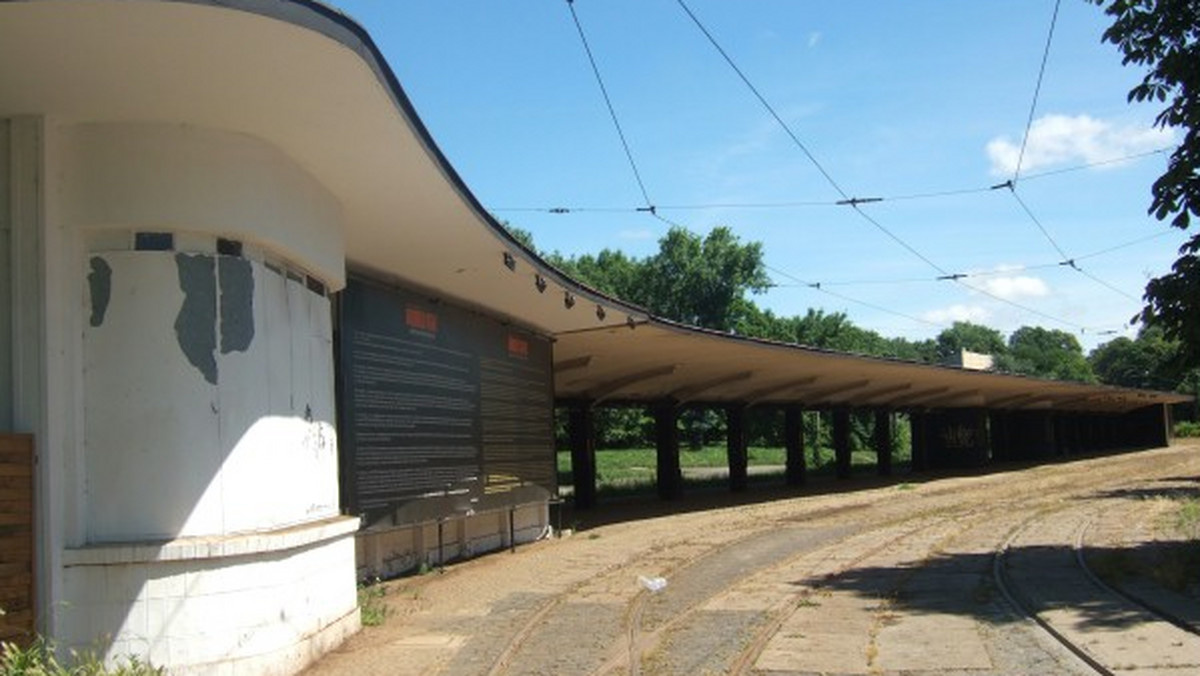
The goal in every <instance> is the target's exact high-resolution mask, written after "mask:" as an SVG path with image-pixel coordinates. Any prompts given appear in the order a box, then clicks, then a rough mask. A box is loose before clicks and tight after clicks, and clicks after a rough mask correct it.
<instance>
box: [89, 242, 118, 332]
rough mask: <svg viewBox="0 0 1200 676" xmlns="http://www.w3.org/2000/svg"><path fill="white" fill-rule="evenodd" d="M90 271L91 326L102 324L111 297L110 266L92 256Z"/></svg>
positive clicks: (99, 258) (97, 257)
mask: <svg viewBox="0 0 1200 676" xmlns="http://www.w3.org/2000/svg"><path fill="white" fill-rule="evenodd" d="M90 263H91V266H92V271H91V272H89V273H88V289H89V290H90V292H91V294H90V295H91V297H92V318H91V324H92V326H100V325H102V324H104V314H105V313H106V312H108V301H109V299H110V297H111V296H112V266H110V265H109V264H108V261H106V260H104V259H103V258H101V257H99V256H92V259H91V261H90Z"/></svg>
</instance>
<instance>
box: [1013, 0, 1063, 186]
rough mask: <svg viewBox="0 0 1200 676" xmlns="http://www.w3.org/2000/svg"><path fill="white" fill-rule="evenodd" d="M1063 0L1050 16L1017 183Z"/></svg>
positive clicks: (1030, 106)
mask: <svg viewBox="0 0 1200 676" xmlns="http://www.w3.org/2000/svg"><path fill="white" fill-rule="evenodd" d="M1060 4H1062V0H1054V14H1052V15H1051V16H1050V30H1049V31H1047V33H1046V47H1045V49H1043V50H1042V65H1041V66H1040V67H1039V68H1038V76H1037V84H1036V85H1035V86H1034V88H1033V101H1032V102H1031V103H1030V104H1029V118H1028V119H1027V120H1026V121H1025V135H1024V136H1023V137H1022V138H1021V151H1020V153H1018V154H1017V167H1016V169H1015V170H1013V177H1012V182H1013V183H1014V184H1015V183H1016V182H1017V178H1018V177H1019V176H1020V175H1021V163H1022V161H1023V160H1024V159H1025V147H1026V145H1027V144H1028V143H1029V130H1030V129H1032V128H1033V115H1034V113H1035V112H1036V111H1037V102H1038V97H1039V95H1040V94H1041V91H1042V79H1043V78H1044V77H1045V75H1046V62H1047V61H1049V60H1050V45H1051V43H1053V42H1054V27H1055V25H1057V24H1058V7H1059V5H1060Z"/></svg>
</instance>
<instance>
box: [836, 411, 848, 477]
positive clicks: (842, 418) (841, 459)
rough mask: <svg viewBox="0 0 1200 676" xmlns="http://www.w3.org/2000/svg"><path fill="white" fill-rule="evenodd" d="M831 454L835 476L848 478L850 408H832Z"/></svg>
mask: <svg viewBox="0 0 1200 676" xmlns="http://www.w3.org/2000/svg"><path fill="white" fill-rule="evenodd" d="M833 454H834V459H835V460H836V466H837V477H838V478H839V479H849V478H850V409H849V408H846V407H844V406H841V407H838V408H835V409H833Z"/></svg>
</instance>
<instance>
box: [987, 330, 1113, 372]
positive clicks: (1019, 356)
mask: <svg viewBox="0 0 1200 676" xmlns="http://www.w3.org/2000/svg"><path fill="white" fill-rule="evenodd" d="M996 365H997V367H998V368H999V369H1000V370H1002V371H1008V372H1010V373H1022V374H1024V375H1028V376H1036V377H1038V378H1052V379H1054V380H1072V381H1076V382H1089V383H1090V382H1095V381H1096V376H1095V375H1094V374H1093V373H1092V368H1091V366H1090V365H1089V364H1088V361H1087V359H1086V358H1085V357H1084V356H1083V347H1081V346H1080V345H1079V341H1078V340H1076V339H1075V336H1073V335H1071V334H1070V333H1067V332H1066V331H1059V330H1056V329H1044V328H1042V327H1040V326H1022V327H1021V328H1019V329H1017V330H1016V331H1014V332H1013V333H1012V335H1011V336H1009V337H1008V350H1007V352H1006V353H1005V354H1003V355H1000V356H999V357H998V358H997V360H996Z"/></svg>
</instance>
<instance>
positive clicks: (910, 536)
mask: <svg viewBox="0 0 1200 676" xmlns="http://www.w3.org/2000/svg"><path fill="white" fill-rule="evenodd" d="M1180 496H1190V497H1193V498H1194V497H1197V496H1200V444H1197V443H1189V444H1178V445H1175V446H1172V447H1171V448H1166V449H1157V450H1152V451H1144V452H1139V453H1129V454H1122V455H1112V456H1104V457H1095V458H1087V459H1077V460H1072V461H1069V462H1061V463H1056V464H1052V465H1043V466H1037V467H1024V468H999V469H996V470H994V471H991V472H990V473H986V474H976V475H971V476H933V475H930V476H920V477H918V476H915V475H914V476H907V477H899V478H896V479H894V480H888V481H884V480H880V479H876V478H874V477H858V478H854V479H851V480H849V481H843V482H835V481H830V482H827V483H821V484H816V485H810V486H807V487H804V488H802V489H800V490H792V491H785V490H784V489H782V488H764V487H756V488H752V489H751V491H749V492H747V493H742V494H738V495H730V494H726V493H710V494H705V495H690V496H688V497H685V498H684V499H683V500H680V501H677V502H673V503H660V502H657V501H648V500H647V501H637V502H622V503H614V504H602V505H601V506H600V507H599V508H597V509H596V510H593V511H591V512H587V513H581V514H578V515H574V516H570V515H569V516H568V517H567V519H566V521H565V523H572V522H573V521H576V520H577V521H578V524H579V526H580V530H578V531H576V532H575V533H574V534H573V535H572V536H570V537H566V538H561V539H551V540H546V541H543V542H539V543H535V544H531V545H527V546H524V547H521V548H519V549H518V550H517V551H516V553H508V552H502V553H495V554H491V555H488V556H484V557H482V558H479V559H476V560H473V561H467V562H464V563H461V564H456V565H453V566H449V567H447V568H446V569H445V570H444V571H442V572H435V573H430V574H427V575H422V576H416V577H410V578H404V579H400V580H395V581H392V582H390V583H387V589H388V593H387V596H386V597H385V601H386V603H387V605H388V607H389V610H390V613H391V615H390V616H389V617H388V618H387V620H386V622H385V623H384V624H383V625H382V626H378V627H367V628H364V630H363V631H362V632H361V633H359V634H358V635H356V636H355V637H353V638H352V639H351V640H350V641H348V642H347V643H346V644H345V645H344V646H342V647H341V648H339V649H338V650H337V651H335V652H333V653H331V654H330V655H328V656H326V657H325V658H324V659H323V660H322V661H320V662H319V663H317V664H316V665H314V667H312V668H311V669H310V670H309V671H308V672H307V673H308V674H310V675H325V674H556V675H557V674H605V673H620V674H643V673H644V674H706V673H712V674H718V673H747V674H882V673H901V674H913V675H916V674H938V675H951V674H973V675H978V674H1086V673H1093V672H1092V671H1091V670H1090V669H1089V668H1088V667H1087V665H1086V664H1085V663H1084V662H1083V661H1082V660H1081V659H1080V658H1078V657H1077V656H1075V655H1073V654H1071V653H1070V652H1068V651H1067V650H1066V649H1065V648H1063V647H1062V646H1060V645H1058V644H1056V643H1055V642H1053V641H1052V640H1051V639H1050V638H1049V637H1048V635H1047V634H1046V633H1045V632H1044V631H1043V630H1042V629H1041V628H1039V627H1038V625H1036V624H1035V623H1034V622H1032V621H1031V620H1030V619H1028V618H1027V617H1025V616H1022V615H1020V614H1018V613H1016V612H1014V610H1013V608H1012V605H1011V603H1010V602H1009V600H1008V599H1007V597H1006V596H1005V594H1006V593H1007V591H1006V590H1005V589H1002V588H999V587H998V585H997V575H996V566H997V565H1001V566H1003V567H1004V570H1007V571H1009V572H1010V573H1011V574H1010V575H1009V576H1008V579H1009V580H1010V582H1011V584H1012V585H1013V587H1014V589H1016V590H1017V593H1019V594H1020V595H1021V597H1022V598H1023V599H1025V600H1026V601H1029V602H1030V604H1031V606H1030V607H1032V608H1033V609H1034V610H1035V611H1037V612H1038V614H1039V616H1044V617H1046V618H1055V619H1056V621H1060V622H1062V623H1063V626H1064V627H1069V632H1070V637H1071V638H1072V640H1076V641H1078V642H1080V643H1082V644H1085V645H1087V644H1088V643H1089V642H1090V643H1091V645H1092V646H1093V650H1094V651H1095V652H1097V653H1098V654H1100V655H1102V656H1103V658H1104V659H1106V660H1110V661H1113V662H1115V664H1110V666H1115V667H1116V668H1117V669H1118V670H1119V671H1122V672H1126V673H1163V674H1176V673H1178V674H1184V673H1200V644H1195V645H1193V643H1191V642H1189V641H1192V640H1200V639H1197V637H1195V636H1192V635H1190V634H1185V635H1184V636H1185V637H1190V638H1180V637H1179V636H1177V635H1175V634H1170V635H1168V633H1167V632H1169V631H1170V629H1168V628H1167V627H1169V625H1165V626H1164V625H1163V624H1156V623H1155V622H1154V620H1153V618H1147V617H1142V616H1137V615H1136V613H1135V612H1134V611H1132V610H1131V609H1130V606H1129V605H1128V603H1127V602H1125V601H1123V600H1121V598H1120V597H1114V598H1108V597H1104V598H1102V599H1101V598H1099V596H1100V594H1101V593H1100V591H1099V588H1098V587H1095V586H1094V585H1092V586H1089V585H1091V583H1090V582H1089V581H1088V580H1087V579H1086V578H1085V577H1084V576H1083V574H1082V573H1080V572H1077V571H1075V569H1073V568H1072V567H1071V566H1072V563H1071V561H1073V560H1074V558H1073V557H1074V554H1073V552H1074V551H1075V547H1076V546H1082V547H1083V549H1084V551H1085V553H1087V555H1088V557H1089V558H1090V559H1091V560H1103V559H1104V557H1106V556H1113V555H1114V553H1115V554H1116V555H1119V556H1121V557H1125V555H1126V554H1128V557H1126V558H1122V561H1125V562H1126V563H1128V562H1133V563H1132V564H1131V565H1127V566H1125V567H1124V568H1123V569H1122V570H1123V571H1125V572H1126V573H1127V572H1128V570H1136V569H1137V567H1138V566H1139V565H1140V566H1142V567H1146V566H1154V565H1156V563H1155V562H1156V561H1157V559H1156V558H1155V557H1156V556H1157V554H1156V553H1155V552H1156V551H1157V550H1156V549H1154V548H1156V547H1157V548H1161V547H1162V546H1163V543H1164V541H1167V544H1170V542H1169V541H1171V540H1172V539H1173V538H1174V539H1176V540H1177V539H1178V536H1177V535H1173V534H1172V530H1171V528H1169V527H1167V525H1166V524H1167V522H1168V521H1169V516H1170V515H1169V514H1167V513H1166V511H1164V510H1169V509H1170V505H1171V504H1172V503H1171V502H1170V500H1171V499H1177V498H1179V497H1180ZM1175 544H1179V543H1178V542H1176V543H1175ZM1006 547H1007V549H1005V548H1006ZM1001 550H1004V551H1005V552H1006V553H1005V554H1004V555H1003V556H1001V557H1000V558H999V559H998V557H997V552H999V551H1001ZM1068 555H1070V556H1068ZM1030 571H1033V572H1030ZM1034 573H1036V574H1034ZM1043 573H1045V574H1043ZM1194 575H1195V576H1197V577H1200V573H1194ZM654 578H662V579H663V580H665V582H666V586H665V587H664V588H662V589H661V590H659V591H651V590H650V589H648V588H647V585H646V584H645V581H647V580H653V579H654ZM1124 579H1125V582H1126V583H1127V584H1126V586H1127V587H1129V588H1131V589H1136V588H1137V587H1138V585H1139V584H1140V585H1142V586H1143V587H1145V588H1146V590H1148V591H1146V592H1145V593H1147V594H1158V595H1159V597H1160V600H1163V602H1166V603H1168V604H1169V603H1171V602H1174V603H1176V604H1177V605H1176V606H1174V607H1176V608H1180V609H1182V610H1181V612H1184V613H1187V612H1189V610H1188V609H1194V608H1198V607H1200V600H1198V599H1196V598H1195V597H1194V596H1193V597H1191V598H1188V597H1186V596H1184V597H1182V598H1181V597H1180V596H1179V594H1177V593H1175V592H1171V591H1169V590H1165V589H1164V588H1163V587H1162V586H1161V585H1159V584H1157V583H1156V582H1155V581H1154V580H1150V579H1149V578H1147V577H1146V576H1138V575H1136V574H1135V575H1125V578H1124ZM1195 587H1196V585H1193V590H1194V588H1195ZM1193 614H1195V613H1193ZM1064 631H1068V629H1064ZM1176 631H1178V630H1176ZM1131 637H1132V638H1131ZM1126 639H1129V640H1126ZM1139 643H1140V644H1142V645H1148V646H1153V647H1152V648H1151V649H1138V648H1137V645H1138V644H1139ZM1160 644H1161V645H1160ZM1176 644H1178V645H1176ZM1128 646H1133V647H1132V648H1129V647H1128ZM1161 646H1165V648H1162V650H1160V649H1159V648H1160V647H1161ZM1130 650H1132V651H1133V652H1129V651H1130ZM1164 650H1165V651H1166V652H1163V651H1164Z"/></svg>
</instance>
